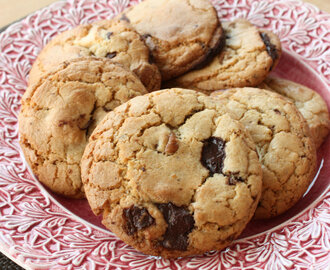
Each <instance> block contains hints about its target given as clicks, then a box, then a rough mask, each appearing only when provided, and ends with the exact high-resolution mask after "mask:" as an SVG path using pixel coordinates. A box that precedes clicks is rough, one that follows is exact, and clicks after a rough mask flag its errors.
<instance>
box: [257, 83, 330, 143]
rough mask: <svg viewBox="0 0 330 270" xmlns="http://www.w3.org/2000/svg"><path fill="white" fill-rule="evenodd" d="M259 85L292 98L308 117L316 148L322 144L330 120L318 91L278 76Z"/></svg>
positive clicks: (306, 117)
mask: <svg viewBox="0 0 330 270" xmlns="http://www.w3.org/2000/svg"><path fill="white" fill-rule="evenodd" d="M258 87H259V88H264V89H268V90H270V91H273V92H276V93H279V94H281V95H283V96H285V97H287V98H288V99H290V100H291V101H292V102H293V103H294V104H295V105H296V107H297V108H298V110H299V111H300V113H301V114H302V115H303V117H304V118H305V119H306V121H307V124H308V126H309V129H310V131H311V135H312V138H313V140H314V143H315V146H316V149H317V148H319V147H320V146H321V144H322V142H323V141H324V139H325V138H326V136H327V135H328V133H329V129H330V120H329V112H328V107H327V104H326V103H325V101H324V100H323V98H322V97H321V96H320V95H319V94H318V93H317V92H315V91H314V90H312V89H310V88H308V87H306V86H304V85H301V84H298V83H295V82H293V81H289V80H284V79H280V78H276V77H267V78H266V79H265V80H264V81H263V82H262V83H261V84H259V86H258Z"/></svg>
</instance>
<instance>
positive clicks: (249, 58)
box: [168, 19, 281, 93]
mask: <svg viewBox="0 0 330 270" xmlns="http://www.w3.org/2000/svg"><path fill="white" fill-rule="evenodd" d="M223 29H224V32H225V35H226V45H225V47H224V49H223V50H222V51H221V52H220V53H219V54H217V56H215V57H214V58H213V60H212V61H211V62H210V63H209V64H208V65H206V66H205V67H203V68H201V69H197V70H193V71H190V72H188V73H186V74H184V75H182V76H180V77H178V78H176V79H175V80H173V81H171V82H169V84H168V85H169V86H177V87H184V88H189V89H195V90H197V91H201V92H204V93H210V91H213V90H220V89H226V88H232V87H246V86H256V85H258V84H259V83H261V82H262V81H263V80H264V79H265V78H266V76H267V75H268V73H269V72H270V70H271V69H272V68H273V67H274V66H275V65H276V64H277V62H278V59H279V58H280V55H281V43H280V40H279V38H278V37H277V36H276V35H275V34H273V33H271V32H270V31H266V30H260V29H258V28H257V27H255V26H253V25H252V24H251V23H250V22H248V21H247V20H243V19H239V20H235V21H233V22H225V23H223Z"/></svg>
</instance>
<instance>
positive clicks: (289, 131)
mask: <svg viewBox="0 0 330 270" xmlns="http://www.w3.org/2000/svg"><path fill="white" fill-rule="evenodd" d="M211 97H213V98H214V99H215V100H217V102H218V108H219V110H223V111H225V112H228V113H229V114H230V116H231V117H232V118H233V119H236V120H239V121H240V122H241V123H242V124H244V126H245V127H246V129H247V130H248V131H249V132H250V134H251V136H252V138H253V140H254V142H255V144H256V147H257V151H258V154H259V160H260V162H261V164H262V169H263V192H262V195H261V199H260V202H259V205H258V207H257V210H256V213H255V217H256V218H270V217H273V216H277V215H279V214H281V213H283V212H284V211H286V210H287V209H289V208H290V207H291V206H293V205H294V204H295V203H296V202H297V201H298V200H299V199H300V197H301V196H302V195H303V194H304V193H305V191H306V190H307V188H308V186H309V184H310V183H311V181H312V179H313V177H314V173H315V169H316V150H315V145H314V142H313V141H312V139H311V137H310V131H309V128H308V125H307V123H306V120H305V119H304V118H303V116H302V115H301V114H300V112H299V111H298V109H297V108H296V106H295V105H294V104H293V103H292V102H290V101H289V100H287V99H286V98H284V97H282V96H281V95H279V94H276V93H272V92H270V91H266V90H262V89H257V88H238V89H231V90H227V91H219V92H214V93H212V94H211Z"/></svg>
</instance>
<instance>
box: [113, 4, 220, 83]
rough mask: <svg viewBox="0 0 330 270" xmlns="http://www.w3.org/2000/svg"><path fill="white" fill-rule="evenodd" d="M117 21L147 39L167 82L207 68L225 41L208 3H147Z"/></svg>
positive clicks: (121, 16) (135, 7)
mask: <svg viewBox="0 0 330 270" xmlns="http://www.w3.org/2000/svg"><path fill="white" fill-rule="evenodd" d="M118 18H121V19H122V20H127V21H129V22H130V23H131V25H133V27H134V28H135V29H136V30H137V31H138V33H140V35H141V36H142V37H143V38H144V40H145V42H146V44H147V46H148V47H149V49H150V51H151V53H152V56H153V59H154V62H155V63H156V65H157V66H158V68H159V70H160V72H161V75H162V79H163V80H164V81H166V80H169V79H171V78H174V77H177V76H179V75H181V74H183V73H185V72H187V71H188V70H190V69H192V68H194V67H197V66H202V65H205V64H206V63H207V62H208V61H210V60H211V59H212V56H213V55H215V54H217V52H219V51H220V50H221V49H222V48H223V45H224V42H225V38H224V33H223V30H222V27H221V24H220V22H219V19H218V17H217V12H216V10H215V9H214V7H213V6H212V4H211V3H210V1H208V0H194V1H191V0H157V1H154V0H145V1H143V2H141V3H140V4H138V5H136V6H133V7H131V8H129V9H128V10H126V11H125V12H124V13H123V14H120V15H119V17H118Z"/></svg>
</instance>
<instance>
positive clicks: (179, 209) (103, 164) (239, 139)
mask: <svg viewBox="0 0 330 270" xmlns="http://www.w3.org/2000/svg"><path fill="white" fill-rule="evenodd" d="M81 168H82V179H83V184H84V188H85V191H86V197H87V199H88V201H89V204H90V206H91V208H92V210H93V211H94V213H95V214H103V221H102V222H103V224H104V225H105V226H106V227H107V228H109V229H110V230H112V231H113V232H114V233H115V234H117V236H119V237H120V238H121V239H122V240H123V241H125V242H126V243H128V244H130V245H132V246H133V247H135V248H136V249H137V250H139V251H142V252H144V253H146V254H151V255H157V256H159V255H160V256H163V257H166V258H172V257H179V256H186V255H191V254H200V253H203V252H205V251H209V250H214V249H222V248H224V247H226V246H227V245H228V244H229V243H230V242H231V241H233V240H234V239H235V238H237V237H238V235H239V234H240V233H241V232H242V230H243V229H244V227H245V226H246V224H247V223H248V221H249V220H250V218H251V217H252V216H253V214H254V211H255V208H256V206H257V203H258V201H259V197H260V193H261V182H262V180H261V179H262V171H261V166H260V163H259V160H258V156H257V153H256V151H255V145H254V143H253V142H252V139H251V137H250V135H249V134H248V133H247V132H246V131H245V129H244V128H243V126H242V125H241V124H240V123H239V122H237V121H235V120H233V119H231V118H230V117H229V116H228V114H221V113H219V111H218V110H217V109H216V102H214V101H213V99H211V98H210V97H208V96H206V95H204V94H201V93H198V92H195V91H191V90H184V89H170V90H162V91H157V92H153V93H150V94H148V95H144V96H140V97H136V98H134V99H132V100H130V101H128V102H127V103H125V104H123V105H121V106H119V107H117V108H116V109H115V110H114V111H112V112H110V113H109V114H108V115H107V116H106V117H105V118H104V119H103V120H102V122H101V123H100V124H99V125H98V126H97V128H96V129H95V130H94V132H93V134H92V135H91V137H90V141H89V143H88V145H87V147H86V150H85V152H84V155H83V158H82V162H81Z"/></svg>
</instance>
